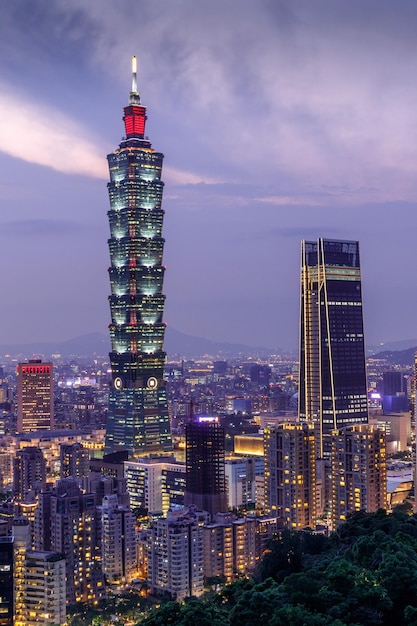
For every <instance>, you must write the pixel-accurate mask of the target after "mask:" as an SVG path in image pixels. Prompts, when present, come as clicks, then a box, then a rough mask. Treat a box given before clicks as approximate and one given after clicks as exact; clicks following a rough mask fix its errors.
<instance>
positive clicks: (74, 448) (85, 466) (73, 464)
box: [59, 443, 90, 479]
mask: <svg viewBox="0 0 417 626" xmlns="http://www.w3.org/2000/svg"><path fill="white" fill-rule="evenodd" d="M59 448H60V460H61V472H60V473H61V478H69V477H70V476H72V478H78V479H81V478H86V477H87V476H88V474H89V473H90V452H89V451H88V450H87V449H86V448H84V446H83V445H82V444H81V443H71V444H66V443H61V445H60V447H59Z"/></svg>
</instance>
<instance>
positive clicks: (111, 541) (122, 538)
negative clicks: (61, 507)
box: [101, 495, 136, 584]
mask: <svg viewBox="0 0 417 626" xmlns="http://www.w3.org/2000/svg"><path fill="white" fill-rule="evenodd" d="M135 522H136V519H135V516H134V515H133V513H132V512H131V510H130V509H129V508H128V507H127V506H123V505H122V504H119V503H118V501H117V496H116V495H110V496H105V497H104V498H103V504H102V506H101V553H102V562H103V573H104V576H105V578H106V580H107V582H108V583H110V584H114V583H122V582H123V583H130V582H132V580H133V578H134V577H135V572H136V535H135Z"/></svg>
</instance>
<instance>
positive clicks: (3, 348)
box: [0, 327, 273, 359]
mask: <svg viewBox="0 0 417 626" xmlns="http://www.w3.org/2000/svg"><path fill="white" fill-rule="evenodd" d="M165 350H166V352H167V354H168V357H179V358H180V357H184V358H192V357H200V356H203V355H205V354H207V355H210V356H216V357H218V358H219V359H221V358H225V359H226V358H232V357H237V356H259V357H266V356H268V354H271V353H272V352H273V351H272V350H268V349H267V348H263V347H259V348H254V347H251V346H246V345H244V344H235V343H222V342H218V341H210V340H209V339H204V338H203V337H194V336H192V335H186V334H185V333H182V332H180V331H178V330H175V329H174V328H170V327H168V328H167V329H166V334H165ZM109 351H110V339H109V337H108V336H106V335H104V334H102V333H90V334H88V335H82V336H81V337H75V338H74V339H69V340H68V341H61V342H36V343H30V344H25V345H23V344H4V345H0V356H1V355H6V354H9V355H11V356H13V357H20V358H25V359H27V358H32V357H33V356H40V357H44V358H50V357H51V356H52V355H53V354H60V355H61V356H63V357H65V358H69V357H77V356H78V357H93V356H105V355H107V354H108V353H109Z"/></svg>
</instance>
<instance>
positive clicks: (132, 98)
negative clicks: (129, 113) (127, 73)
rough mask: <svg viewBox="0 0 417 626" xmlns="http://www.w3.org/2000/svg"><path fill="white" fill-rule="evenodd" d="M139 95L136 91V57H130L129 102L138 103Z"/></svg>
mask: <svg viewBox="0 0 417 626" xmlns="http://www.w3.org/2000/svg"><path fill="white" fill-rule="evenodd" d="M139 103H140V96H139V93H138V81H137V60H136V57H135V56H133V57H132V91H131V92H130V104H139Z"/></svg>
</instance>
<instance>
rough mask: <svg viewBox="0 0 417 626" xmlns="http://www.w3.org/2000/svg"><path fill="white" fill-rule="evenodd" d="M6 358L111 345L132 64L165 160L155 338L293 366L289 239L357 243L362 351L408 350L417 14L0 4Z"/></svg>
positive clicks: (294, 256)
mask: <svg viewBox="0 0 417 626" xmlns="http://www.w3.org/2000/svg"><path fill="white" fill-rule="evenodd" d="M0 24H1V33H2V36H1V38H0V52H1V53H0V72H1V74H0V76H1V78H0V87H1V89H0V167H1V176H0V201H1V205H2V213H1V228H0V233H1V234H0V237H1V243H0V251H1V252H0V258H1V264H2V267H3V271H2V279H1V283H0V284H1V289H2V293H3V298H2V306H1V320H2V324H1V330H0V344H4V343H10V342H15V343H17V342H19V343H25V342H32V341H40V340H61V339H68V338H71V337H73V336H76V335H81V334H83V333H89V332H94V331H100V332H103V333H106V332H107V324H108V322H109V321H110V313H109V307H108V303H107V297H108V294H109V280H108V275H107V271H106V268H107V267H108V265H109V254H108V248H107V244H106V241H107V239H108V236H109V233H108V220H107V215H106V214H107V211H108V208H109V204H108V198H107V191H106V181H107V180H108V170H107V162H106V154H108V153H109V152H111V151H112V150H113V149H114V148H115V146H116V145H117V144H118V143H119V141H120V138H121V136H122V134H123V123H122V119H121V118H122V109H123V106H125V105H126V104H127V101H128V95H129V90H130V58H131V56H132V54H136V56H137V57H138V61H139V70H138V86H139V91H140V93H141V98H142V103H143V104H145V105H146V106H147V107H148V117H149V119H148V123H147V133H148V135H149V138H150V140H151V142H152V145H153V147H154V148H155V149H156V150H158V151H162V152H163V153H164V154H165V163H164V169H163V180H164V182H165V193H164V201H163V208H164V209H165V211H166V217H165V223H164V237H165V239H166V245H165V250H164V262H165V263H166V265H167V268H168V269H167V272H166V278H165V286H164V293H165V294H166V296H167V300H166V307H165V321H166V322H167V323H168V325H169V326H172V327H174V328H176V329H178V330H180V331H183V332H187V333H189V334H195V335H200V336H203V337H207V338H208V339H212V340H217V341H235V342H240V343H245V344H248V345H264V346H268V347H269V346H270V347H283V348H293V347H295V346H296V345H297V337H298V317H299V262H300V259H299V257H300V240H301V239H303V238H307V239H315V238H316V237H318V236H322V237H329V238H340V239H353V240H359V241H360V247H361V266H362V274H363V295H364V312H365V332H366V337H367V342H368V343H380V342H386V341H393V340H399V339H407V338H412V337H415V336H416V328H415V314H414V312H415V310H416V307H417V292H416V290H415V289H414V288H413V285H414V263H413V252H414V249H415V232H416V226H417V224H416V221H417V217H416V199H417V177H416V169H417V165H416V164H417V148H416V140H415V138H416V132H417V110H416V107H415V102H416V101H417V86H416V84H415V81H414V80H413V78H414V71H415V70H414V68H415V59H416V56H417V41H416V39H415V31H416V25H417V6H416V5H415V3H412V2H406V1H404V2H402V3H401V10H400V11H399V10H398V6H395V5H394V4H393V3H391V2H385V1H382V2H381V1H378V2H376V0H374V1H366V0H365V1H362V2H357V1H356V2H349V3H345V4H341V3H333V2H330V1H329V0H327V1H316V2H314V3H312V2H309V1H308V0H305V1H301V2H297V3H292V2H273V1H266V0H260V1H258V2H256V3H255V2H249V1H243V2H232V1H230V0H229V1H226V2H224V1H222V2H219V1H218V0H214V1H212V2H210V3H203V2H201V3H195V2H191V0H184V1H177V2H175V3H172V2H168V1H167V0H162V1H161V2H158V3H149V2H142V1H135V2H134V1H128V0H121V1H119V2H117V3H115V2H110V1H108V0H105V1H103V0H101V1H98V0H97V1H95V0H89V2H88V3H85V2H82V1H81V0H72V1H71V2H70V3H68V2H64V1H60V0H57V1H56V2H54V3H50V2H47V1H46V0H38V1H37V2H36V3H33V2H30V1H29V0H15V1H14V2H13V3H9V2H4V1H3V2H2V3H0Z"/></svg>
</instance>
